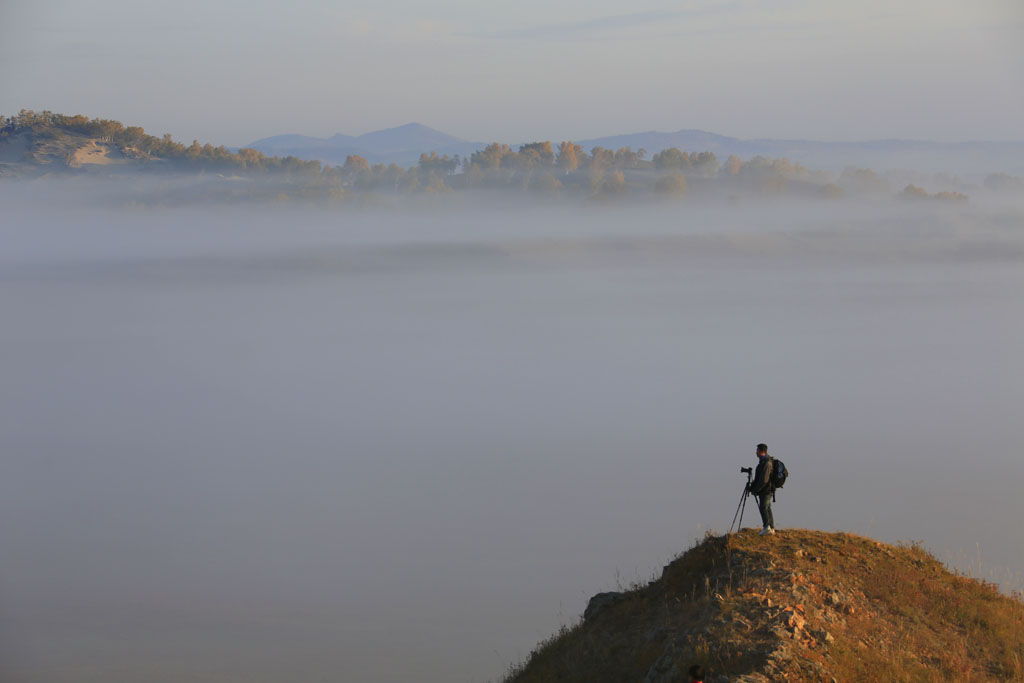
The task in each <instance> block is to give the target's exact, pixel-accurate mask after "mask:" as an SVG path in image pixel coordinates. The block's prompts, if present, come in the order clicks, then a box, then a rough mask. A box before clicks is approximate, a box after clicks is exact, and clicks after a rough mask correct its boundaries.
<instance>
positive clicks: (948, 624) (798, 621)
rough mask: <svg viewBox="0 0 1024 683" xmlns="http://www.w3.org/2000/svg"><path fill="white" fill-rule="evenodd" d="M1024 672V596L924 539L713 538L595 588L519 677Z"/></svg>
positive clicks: (1002, 675)
mask: <svg viewBox="0 0 1024 683" xmlns="http://www.w3.org/2000/svg"><path fill="white" fill-rule="evenodd" d="M694 663H700V664H702V665H703V666H705V667H706V669H707V670H708V672H709V676H708V678H707V680H708V681H750V682H753V681H779V680H789V681H804V680H807V681H830V680H835V681H868V680H872V681H881V680H884V681H946V680H957V681H970V680H976V681H982V680H1014V681H1020V680H1024V603H1022V601H1021V598H1020V595H1015V596H1013V597H1007V596H1005V595H1003V594H1001V593H1000V592H999V591H998V590H997V589H996V587H995V586H993V585H991V584H987V583H985V582H980V581H976V580H974V579H970V578H967V577H964V576H959V575H955V574H953V573H951V572H949V571H948V570H947V569H946V568H945V567H944V566H943V565H942V564H941V563H940V562H938V561H937V560H936V559H935V558H934V557H933V556H932V555H930V554H929V553H928V552H926V551H925V550H923V549H922V548H921V547H920V546H917V545H911V546H900V547H894V546H889V545H886V544H883V543H878V542H876V541H873V540H871V539H868V538H863V537H859V536H854V535H850V534H842V533H824V532H817V531H807V530H796V529H794V530H783V531H780V532H779V533H778V534H776V535H775V536H773V537H761V536H758V535H757V534H756V532H754V531H753V530H744V531H742V532H740V533H739V534H734V535H730V536H723V537H713V536H709V537H708V538H706V539H705V540H704V542H703V543H701V544H699V545H698V546H696V547H694V548H693V549H691V550H689V551H688V552H686V553H685V554H683V555H682V556H681V557H679V558H677V559H676V560H674V561H673V562H672V563H670V564H669V565H668V566H666V567H665V569H664V572H663V574H662V576H661V578H660V579H658V580H656V581H653V582H651V583H650V584H648V585H646V586H642V587H637V588H636V589H634V590H631V591H628V592H625V593H602V594H599V595H597V596H594V598H592V599H591V601H590V604H589V605H588V607H587V611H586V613H585V617H584V620H583V621H582V622H581V623H580V624H579V625H577V626H576V627H574V628H571V629H565V630H563V631H562V632H561V633H560V634H558V635H556V636H555V637H553V638H552V639H551V640H549V641H547V642H545V643H543V644H541V646H539V647H538V648H537V650H536V651H535V652H534V653H533V654H532V655H531V657H530V658H529V660H528V661H527V662H526V663H524V664H523V665H521V666H520V667H517V668H516V669H515V670H514V671H512V672H511V673H510V675H509V676H508V678H507V683H528V682H534V681H644V682H650V683H655V682H662V681H664V682H667V681H685V680H687V678H686V675H685V672H686V670H687V669H688V667H689V666H690V665H691V664H694Z"/></svg>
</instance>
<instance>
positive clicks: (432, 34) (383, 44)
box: [0, 0, 1024, 146]
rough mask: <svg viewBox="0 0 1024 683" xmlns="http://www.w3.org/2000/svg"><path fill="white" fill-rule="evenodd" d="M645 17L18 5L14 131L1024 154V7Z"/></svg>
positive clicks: (5, 46)
mask: <svg viewBox="0 0 1024 683" xmlns="http://www.w3.org/2000/svg"><path fill="white" fill-rule="evenodd" d="M631 9H632V11H631V12H628V13H624V12H623V11H622V7H621V5H618V4H616V3H612V2H608V1H606V0H602V1H601V2H596V3H595V2H593V1H591V2H586V3H584V2H580V1H578V0H573V1H571V2H563V3H560V4H556V5H552V4H551V3H540V2H535V1H534V0H531V1H530V2H527V3H525V4H524V3H519V4H518V5H517V6H516V9H515V10H514V11H513V10H512V9H506V8H496V7H492V6H481V5H479V4H476V3H470V2H466V1H465V0H446V1H445V2H442V3H433V4H432V5H430V6H429V8H427V7H424V6H423V5H420V4H418V3H413V2H410V1H409V0H388V1H387V2H384V3H381V2H373V3H368V2H362V1H361V0H360V1H359V2H350V3H346V4H345V5H344V6H340V7H339V6H337V5H334V4H331V3H327V2H322V1H318V0H308V1H306V2H302V3H299V4H298V5H295V6H293V7H291V8H290V9H289V11H288V12H285V13H282V12H276V11H272V6H270V5H262V4H256V5H254V4H252V3H241V2H238V1H237V0H224V1H221V2H217V3H206V2H202V3H199V2H187V3H185V4H184V5H179V6H177V11H176V12H175V13H168V12H166V11H164V8H162V7H153V8H148V7H146V6H140V5H138V4H137V3H127V2H125V0H104V1H103V2H101V3H98V4H97V3H94V4H90V5H81V4H80V3H72V2H67V1H66V0H59V1H58V2H50V3H43V4H40V3H32V2H28V1H27V0H14V1H12V2H6V3H4V4H3V6H2V7H0V86H2V87H0V111H2V112H5V113H7V114H13V113H16V112H17V111H18V110H20V109H21V108H27V109H37V110H42V109H49V110H52V111H59V112H65V113H69V114H70V113H81V114H85V115H88V116H92V117H101V118H114V119H118V120H124V121H128V122H131V123H132V124H134V125H142V126H143V127H145V128H146V129H147V130H149V131H151V132H153V133H155V134H157V135H162V134H163V133H165V132H166V133H171V134H172V135H173V136H174V137H175V138H177V139H183V140H186V141H188V140H192V139H198V140H201V141H203V142H212V143H215V144H225V145H229V146H239V145H244V144H247V143H249V142H251V141H253V140H258V139H260V138H264V137H268V136H272V135H280V134H304V135H310V136H314V137H329V136H331V135H334V134H336V133H345V134H349V135H352V134H359V133H362V132H366V131H371V130H379V129H383V128H389V127H393V126H398V125H402V124H405V123H408V122H410V121H420V122H422V123H424V124H425V125H429V126H430V127H432V128H436V129H438V130H443V131H446V132H450V133H451V134H453V135H457V136H458V137H462V138H465V139H468V140H484V141H488V142H489V141H493V140H501V141H507V142H519V141H530V140H547V139H550V140H556V139H558V140H568V139H581V138H582V139H589V138H595V137H600V136H605V135H616V134H626V133H632V132H639V131H648V130H660V131H675V130H680V129H699V130H707V131H711V132H715V133H718V134H721V135H728V136H732V137H737V138H743V139H755V138H774V139H810V140H828V141H860V140H871V139H891V138H898V139H926V140H935V141H940V142H942V141H945V142H951V141H965V140H1024V88H1021V87H1019V86H1020V85H1021V81H1020V74H1021V73H1024V48H1022V47H1021V45H1022V42H1021V41H1020V40H1019V37H1020V35H1021V33H1022V30H1024V7H1022V6H1021V5H1020V4H1019V3H1016V2H1013V0H985V1H983V2H976V3H971V4H970V5H962V4H959V3H952V2H948V3H935V2H927V1H925V0H914V1H913V2H906V3H901V4H900V5H899V6H898V7H895V6H892V5H891V4H890V3H884V2H881V0H872V2H867V3H864V2H860V3H856V4H852V3H846V2H827V3H821V2H810V1H809V0H787V1H786V2H781V3H772V5H771V6H770V7H766V6H763V5H760V4H757V3H752V2H736V3H728V4H721V3H714V2H707V1H703V0H700V1H696V2H689V3H684V4H683V5H680V4H679V3H664V2H661V1H660V0H657V1H646V2H643V3H641V4H639V5H633V6H632V7H631ZM1014 85H1016V86H1017V87H1014ZM282 126H286V127H285V128H283V127H282Z"/></svg>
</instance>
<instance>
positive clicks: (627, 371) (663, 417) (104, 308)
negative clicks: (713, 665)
mask: <svg viewBox="0 0 1024 683" xmlns="http://www.w3.org/2000/svg"><path fill="white" fill-rule="evenodd" d="M5 193H6V194H5V196H4V197H3V203H4V207H5V214H6V215H5V220H4V222H3V225H2V227H0V239H2V240H3V249H2V252H0V285H2V286H0V316H2V320H3V326H2V327H0V371H2V376H3V378H4V381H3V383H2V386H0V420H2V428H0V449H2V450H0V452H2V454H3V455H2V466H3V472H2V476H0V678H2V679H3V680H5V681H25V682H27V681H32V682H36V681H46V682H57V681H76V682H78V681H103V682H104V683H109V682H115V681H132V682H135V681H141V680H144V681H180V680H192V681H228V680H245V681H268V682H269V681H282V680H294V681H313V680H348V681H367V682H376V681H398V680H403V681H407V680H416V681H482V680H488V679H495V678H498V677H499V676H500V675H501V674H502V673H503V671H504V670H505V668H506V667H507V666H508V665H509V664H510V663H512V662H516V661H519V660H521V659H522V658H523V657H525V656H526V655H527V654H528V652H529V651H530V649H531V648H532V647H533V646H534V645H535V644H536V643H537V641H539V640H541V639H543V638H545V637H547V636H548V635H550V634H551V633H552V632H553V631H554V630H556V629H557V627H558V626H559V625H560V624H566V623H573V622H574V620H575V619H576V618H577V617H578V615H579V614H580V613H581V612H582V609H583V607H584V606H585V604H586V600H587V598H588V597H589V596H590V595H592V594H593V593H596V592H598V591H601V590H608V589H614V588H615V586H616V584H617V583H624V584H625V583H629V582H632V581H634V580H646V579H648V578H650V577H651V576H652V575H654V574H656V573H657V572H659V571H660V568H661V566H662V565H663V564H664V563H666V562H667V561H668V560H670V559H671V558H672V557H673V556H674V555H675V554H676V553H679V552H681V551H683V550H685V549H686V548H687V547H689V546H690V545H691V544H692V542H693V540H694V539H695V538H697V537H700V536H701V535H703V533H704V532H705V531H707V530H714V531H717V532H723V531H725V530H726V528H727V527H728V525H729V522H730V521H731V519H732V517H733V513H734V512H735V509H736V504H737V503H738V501H739V497H740V493H741V491H742V487H743V483H744V481H745V476H744V475H742V474H741V473H740V471H739V468H740V467H741V466H749V465H752V464H754V446H755V444H757V443H758V442H761V441H765V442H767V443H768V445H769V447H770V450H771V452H772V453H773V454H774V455H777V456H778V457H780V458H782V459H784V460H785V462H786V463H787V465H788V466H789V468H790V470H791V478H790V482H789V483H788V484H787V485H786V488H785V489H784V490H783V491H781V492H780V493H779V494H778V501H777V503H776V505H775V519H776V522H777V524H778V526H779V527H780V528H784V527H789V526H797V527H811V528H817V529H825V530H846V531H852V532H855V533H861V534H868V535H871V536H873V537H875V538H879V539H882V540H886V541H898V540H908V541H909V540H923V541H924V543H925V545H926V546H927V547H929V548H930V549H932V550H933V551H934V552H935V553H936V555H938V556H939V557H940V559H944V560H947V561H949V562H951V563H952V564H953V566H955V567H957V568H959V569H961V570H963V571H970V572H972V573H974V574H975V575H979V574H980V575H982V576H984V577H985V578H990V579H994V580H997V581H1000V582H1001V583H1002V584H1003V585H1004V586H1006V587H1007V588H1020V587H1021V583H1022V582H1021V572H1022V571H1024V531H1022V527H1021V525H1020V522H1019V520H1020V517H1021V511H1022V507H1021V503H1020V498H1019V495H1020V494H1019V491H1018V490H1017V489H1018V487H1019V482H1020V481H1021V480H1022V478H1024V460H1022V457H1021V451H1020V443H1021V434H1020V432H1019V423H1020V416H1021V414H1022V408H1024V361H1022V356H1021V349H1022V348H1024V296H1022V294H1024V268H1022V265H1024V218H1022V216H1024V214H1022V213H1021V211H1020V210H1019V209H1014V208H1012V207H1006V206H1003V207H1000V208H998V209H996V208H987V207H984V206H969V207H953V208H948V207H942V206H938V205H934V204H927V205H918V206H909V205H905V204H895V203H893V204H886V205H878V206H873V207H857V206H854V205H852V204H842V203H818V204H806V205H799V206H784V205H781V204H772V205H768V206H761V207H744V206H729V207H719V208H710V207H704V208H700V207H686V206H685V205H681V206H664V207H626V208H619V209H615V208H612V206H611V205H603V204H594V205H591V206H587V207H583V206H581V205H573V206H568V205H563V206H561V207H559V208H547V209H536V210H529V209H518V210H513V209H510V208H509V207H508V206H503V207H501V208H488V207H478V208H468V207H464V206H463V207H461V208H459V209H457V210H456V209H452V208H448V209H446V208H444V207H443V206H442V207H431V208H429V210H428V208H426V207H420V208H419V209H410V210H409V211H397V210H393V211H377V212H369V211H366V212H360V211H339V212H334V213H317V212H312V211H310V212H298V211H292V212H286V211H273V210H268V211H259V210H250V209H225V210H223V211H216V210H208V211H205V212H202V213H200V212H188V211H155V212H130V211H122V212H105V211H99V210H95V211H92V210H80V211H71V210H66V209H42V208H39V206H40V204H39V201H38V199H39V198H38V197H31V198H30V200H31V201H29V200H24V201H22V200H20V199H18V197H16V196H13V194H12V193H11V191H10V190H9V189H7V190H5ZM17 194H22V195H23V193H21V192H18V193H17ZM744 522H745V524H746V525H748V526H753V525H755V524H757V523H758V522H757V513H756V510H754V509H753V508H752V506H748V510H747V513H746V517H745V519H744Z"/></svg>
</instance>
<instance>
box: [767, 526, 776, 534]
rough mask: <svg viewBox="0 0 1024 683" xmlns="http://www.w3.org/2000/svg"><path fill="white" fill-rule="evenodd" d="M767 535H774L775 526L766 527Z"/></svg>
mask: <svg viewBox="0 0 1024 683" xmlns="http://www.w3.org/2000/svg"><path fill="white" fill-rule="evenodd" d="M768 535H769V536H774V535H775V527H773V526H770V527H768Z"/></svg>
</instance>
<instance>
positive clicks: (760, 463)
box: [750, 443, 775, 536]
mask: <svg viewBox="0 0 1024 683" xmlns="http://www.w3.org/2000/svg"><path fill="white" fill-rule="evenodd" d="M774 464H775V462H774V461H773V460H772V456H770V455H768V446H767V444H763V443H759V444H757V469H756V470H754V480H753V481H752V482H750V492H751V493H753V494H754V495H755V496H757V509H758V510H759V511H760V513H761V524H762V525H763V528H762V529H761V531H760V533H759V535H760V536H771V535H772V534H774V533H775V518H774V517H772V465H774Z"/></svg>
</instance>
